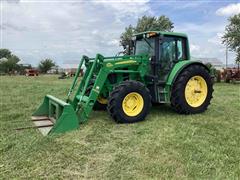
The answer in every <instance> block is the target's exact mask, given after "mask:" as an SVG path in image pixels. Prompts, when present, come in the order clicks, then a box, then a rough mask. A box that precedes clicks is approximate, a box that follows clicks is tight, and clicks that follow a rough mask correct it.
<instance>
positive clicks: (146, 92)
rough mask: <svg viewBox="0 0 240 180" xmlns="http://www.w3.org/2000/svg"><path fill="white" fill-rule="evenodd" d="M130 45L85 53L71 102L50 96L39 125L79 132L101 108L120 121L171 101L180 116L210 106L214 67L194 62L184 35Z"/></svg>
mask: <svg viewBox="0 0 240 180" xmlns="http://www.w3.org/2000/svg"><path fill="white" fill-rule="evenodd" d="M131 44H132V45H131V47H130V48H129V49H130V50H131V52H132V54H131V55H124V56H113V57H104V56H102V55H100V54H97V55H96V57H95V58H89V57H87V56H83V57H82V59H81V61H80V63H79V68H78V71H77V72H76V75H75V78H74V80H73V83H72V86H71V87H70V90H69V92H68V95H67V99H66V101H62V100H59V99H57V98H55V97H53V96H51V95H47V96H46V97H45V99H44V101H43V103H42V105H41V106H40V107H39V108H38V109H37V110H36V112H35V113H34V114H33V117H32V120H33V121H34V123H35V125H36V126H37V128H39V130H40V131H41V132H42V133H43V134H45V135H46V134H53V133H61V132H66V131H69V130H74V129H77V128H78V127H79V125H80V124H81V123H84V122H86V121H87V120H88V118H89V115H90V113H91V112H92V110H99V109H107V111H108V113H109V115H110V116H111V117H112V119H114V120H115V121H116V122H118V123H134V122H138V121H142V120H144V119H145V117H146V116H147V114H148V113H149V111H150V109H151V104H152V103H170V104H171V106H172V108H173V109H174V110H175V111H176V112H177V113H180V114H195V113H201V112H204V111H205V110H206V109H207V107H208V105H209V104H210V100H211V98H212V93H213V85H212V81H211V76H210V74H209V69H208V68H207V67H206V66H205V65H204V64H202V63H201V62H198V61H191V60H190V52H189V43H188V38H187V36H186V35H185V34H182V33H173V32H160V31H148V32H142V33H139V34H136V35H135V36H134V38H133V41H132V43H131ZM84 65H85V67H86V71H85V73H84V76H83V77H82V79H81V80H79V74H80V70H81V68H82V66H84Z"/></svg>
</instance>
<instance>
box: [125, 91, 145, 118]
mask: <svg viewBox="0 0 240 180" xmlns="http://www.w3.org/2000/svg"><path fill="white" fill-rule="evenodd" d="M143 105H144V101H143V97H142V96H141V95H140V94H139V93H137V92H132V93H129V94H128V95H127V96H126V97H125V98H124V99H123V101H122V108H123V111H124V113H125V114H126V115H128V116H137V115H138V114H140V113H141V112H142V109H143Z"/></svg>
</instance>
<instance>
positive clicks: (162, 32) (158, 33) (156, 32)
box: [133, 31, 187, 37]
mask: <svg viewBox="0 0 240 180" xmlns="http://www.w3.org/2000/svg"><path fill="white" fill-rule="evenodd" d="M154 33H155V34H156V35H168V36H179V37H187V35H186V34H184V33H178V32H166V31H145V32H140V33H136V34H134V35H133V36H136V37H141V36H143V35H147V34H154Z"/></svg>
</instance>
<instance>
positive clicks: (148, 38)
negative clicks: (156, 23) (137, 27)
mask: <svg viewBox="0 0 240 180" xmlns="http://www.w3.org/2000/svg"><path fill="white" fill-rule="evenodd" d="M133 42H134V48H133V53H134V55H144V54H147V55H149V57H150V61H151V63H150V64H151V69H152V73H153V75H155V76H159V79H160V80H162V81H165V80H166V79H167V77H168V75H169V73H170V72H171V70H172V68H173V66H174V65H175V64H176V63H177V62H179V61H182V60H189V59H190V53H189V45H188V39H187V36H186V35H185V34H182V33H172V32H171V33H170V32H160V31H147V32H143V33H139V34H135V35H134V38H133Z"/></svg>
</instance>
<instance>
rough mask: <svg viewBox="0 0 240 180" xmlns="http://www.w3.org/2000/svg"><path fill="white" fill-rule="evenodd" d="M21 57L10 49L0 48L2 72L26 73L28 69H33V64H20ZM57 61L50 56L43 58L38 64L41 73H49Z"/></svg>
mask: <svg viewBox="0 0 240 180" xmlns="http://www.w3.org/2000/svg"><path fill="white" fill-rule="evenodd" d="M20 60H21V59H20V58H19V57H17V56H16V55H14V54H13V53H12V52H11V51H10V50H9V49H0V73H2V74H14V73H15V72H18V73H20V74H21V73H24V71H25V70H26V69H32V66H31V65H27V66H24V65H23V64H19V62H20ZM54 66H56V63H55V62H54V61H53V60H52V59H49V58H46V59H43V60H41V61H40V63H39V64H38V67H37V69H38V70H39V71H40V72H41V73H47V71H49V70H51V69H52V68H53V67H54Z"/></svg>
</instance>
